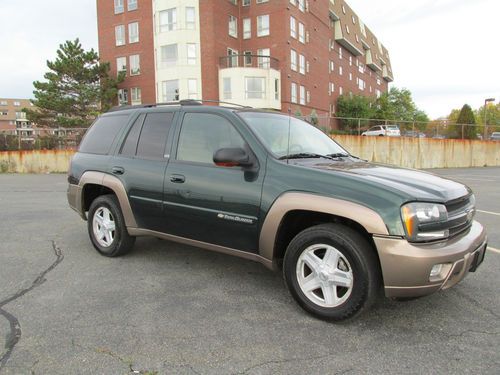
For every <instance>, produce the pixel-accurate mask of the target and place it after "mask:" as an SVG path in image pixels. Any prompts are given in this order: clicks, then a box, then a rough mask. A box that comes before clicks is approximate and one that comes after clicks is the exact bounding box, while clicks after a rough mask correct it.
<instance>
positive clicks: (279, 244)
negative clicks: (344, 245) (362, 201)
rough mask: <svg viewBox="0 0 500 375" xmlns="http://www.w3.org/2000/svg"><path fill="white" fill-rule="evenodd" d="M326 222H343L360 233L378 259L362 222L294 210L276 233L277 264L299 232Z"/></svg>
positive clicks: (373, 244) (371, 240)
mask: <svg viewBox="0 0 500 375" xmlns="http://www.w3.org/2000/svg"><path fill="white" fill-rule="evenodd" d="M325 223H338V224H342V225H345V226H347V227H350V228H352V229H354V230H355V231H356V232H358V233H360V234H361V235H362V236H363V237H365V239H366V240H367V241H368V243H369V244H370V245H371V247H372V249H373V250H374V251H375V254H376V255H377V259H378V253H377V251H376V250H375V249H376V247H375V243H374V242H373V238H372V236H371V235H370V234H369V233H368V232H367V231H366V229H365V228H364V227H363V226H362V225H361V224H359V223H357V222H355V221H354V220H351V219H348V218H345V217H342V216H337V215H331V214H325V213H322V212H313V211H305V210H294V211H290V212H288V213H287V214H286V215H285V217H284V218H283V219H282V221H281V223H280V225H279V227H278V233H277V235H276V242H275V245H274V260H275V261H276V262H277V264H278V265H279V266H280V267H281V265H282V263H283V258H284V256H285V251H286V249H287V247H288V244H289V243H290V241H291V240H292V239H293V238H294V237H295V236H296V235H297V234H299V233H300V232H302V231H303V230H304V229H307V228H310V227H312V226H315V225H319V224H325ZM379 264H380V260H379Z"/></svg>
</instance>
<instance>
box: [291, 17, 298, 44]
mask: <svg viewBox="0 0 500 375" xmlns="http://www.w3.org/2000/svg"><path fill="white" fill-rule="evenodd" d="M290 36H291V37H292V38H294V39H297V20H296V19H295V18H294V17H292V16H290Z"/></svg>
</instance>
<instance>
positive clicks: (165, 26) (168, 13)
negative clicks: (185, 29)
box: [158, 8, 177, 33]
mask: <svg viewBox="0 0 500 375" xmlns="http://www.w3.org/2000/svg"><path fill="white" fill-rule="evenodd" d="M162 16H164V17H166V20H167V22H166V23H161V21H162ZM158 22H159V32H160V33H166V32H169V31H174V30H177V8H169V9H165V10H162V11H161V12H160V13H159V16H158Z"/></svg>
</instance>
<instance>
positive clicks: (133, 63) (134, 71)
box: [130, 55, 141, 76]
mask: <svg viewBox="0 0 500 375" xmlns="http://www.w3.org/2000/svg"><path fill="white" fill-rule="evenodd" d="M139 74H141V58H140V56H139V55H130V75H131V76H137V75H139Z"/></svg>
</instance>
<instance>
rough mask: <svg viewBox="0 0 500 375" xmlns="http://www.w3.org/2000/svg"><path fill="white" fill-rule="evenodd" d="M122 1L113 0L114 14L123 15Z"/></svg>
mask: <svg viewBox="0 0 500 375" xmlns="http://www.w3.org/2000/svg"><path fill="white" fill-rule="evenodd" d="M123 11H124V9H123V0H115V14H119V13H123Z"/></svg>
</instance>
